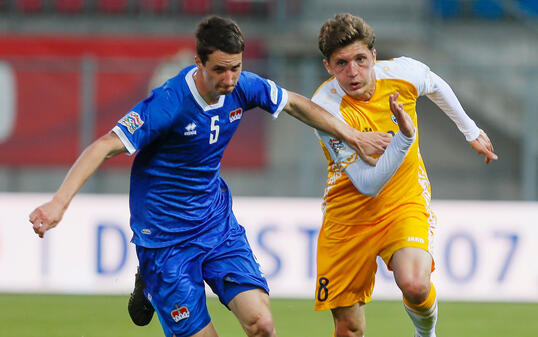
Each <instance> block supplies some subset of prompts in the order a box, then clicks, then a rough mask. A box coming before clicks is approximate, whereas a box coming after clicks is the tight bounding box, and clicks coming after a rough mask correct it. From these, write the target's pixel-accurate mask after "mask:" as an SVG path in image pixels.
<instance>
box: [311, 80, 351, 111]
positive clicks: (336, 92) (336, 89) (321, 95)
mask: <svg viewBox="0 0 538 337" xmlns="http://www.w3.org/2000/svg"><path fill="white" fill-rule="evenodd" d="M344 95H345V93H344V91H343V90H342V88H341V87H340V86H339V85H338V81H337V80H336V78H335V77H331V78H330V79H328V80H327V81H325V82H323V83H322V84H321V85H320V86H319V88H318V89H317V90H316V92H315V93H314V95H313V96H312V101H313V102H314V103H316V104H318V105H320V106H321V107H323V108H325V109H326V110H328V111H329V112H331V113H333V114H334V113H335V112H336V111H338V110H339V109H340V103H341V102H342V98H343V97H344Z"/></svg>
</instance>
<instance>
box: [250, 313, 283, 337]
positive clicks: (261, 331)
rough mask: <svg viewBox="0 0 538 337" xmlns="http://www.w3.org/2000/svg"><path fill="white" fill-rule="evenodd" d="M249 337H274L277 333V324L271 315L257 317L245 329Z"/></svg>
mask: <svg viewBox="0 0 538 337" xmlns="http://www.w3.org/2000/svg"><path fill="white" fill-rule="evenodd" d="M245 330H246V331H247V335H248V336H249V337H273V336H275V335H276V333H275V324H274V322H273V318H272V317H271V315H270V314H266V315H260V316H258V317H256V318H255V319H254V320H253V321H252V322H250V324H249V326H248V327H246V329H245Z"/></svg>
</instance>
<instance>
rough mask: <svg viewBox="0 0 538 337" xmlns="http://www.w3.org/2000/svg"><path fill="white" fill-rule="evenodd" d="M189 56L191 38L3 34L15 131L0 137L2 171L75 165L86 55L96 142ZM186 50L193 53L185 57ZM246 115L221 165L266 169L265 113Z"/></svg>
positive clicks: (253, 53)
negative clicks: (6, 167)
mask: <svg viewBox="0 0 538 337" xmlns="http://www.w3.org/2000/svg"><path fill="white" fill-rule="evenodd" d="M247 45H248V46H249V48H247V51H245V55H246V58H248V57H259V56H260V53H261V48H260V45H259V44H258V43H256V42H249V43H248V44H247ZM193 50H194V40H193V39H192V38H184V37H163V36H161V37H137V36H107V37H105V36H89V35H85V36H16V37H15V36H0V71H1V70H2V69H4V68H6V67H2V65H7V66H8V67H9V68H10V69H12V73H13V76H14V81H13V83H14V84H13V86H15V88H14V90H13V92H14V96H15V97H14V101H15V104H14V110H15V111H14V115H15V116H14V122H13V127H12V130H11V131H9V132H8V134H5V135H2V134H0V165H11V166H67V165H70V164H72V163H73V161H74V160H75V159H76V157H77V156H78V154H79V153H80V150H81V147H82V145H81V141H80V132H81V126H80V123H81V109H82V108H81V106H82V103H81V97H82V95H81V83H82V75H81V73H82V67H83V61H84V58H85V57H86V58H88V59H89V60H91V62H92V63H93V64H94V69H95V73H94V76H93V83H94V88H95V89H94V93H93V97H94V102H93V104H92V105H93V107H94V111H95V116H94V117H95V127H94V129H93V138H96V137H98V136H100V135H102V134H104V133H106V132H108V131H109V130H110V129H111V128H112V127H113V126H114V125H115V124H116V122H117V121H118V120H119V119H120V118H121V117H122V116H123V115H124V114H125V113H127V112H128V111H129V109H130V108H131V107H132V106H133V105H134V104H136V103H137V102H138V101H139V100H141V99H143V98H145V97H146V96H147V95H148V93H149V91H150V87H151V88H152V87H155V86H158V85H161V84H162V83H163V81H164V80H165V79H166V78H168V77H171V76H174V75H175V74H176V73H177V72H178V71H179V70H180V69H181V68H182V67H184V66H185V65H187V64H191V63H192V60H193ZM187 51H188V52H189V53H190V54H188V55H186V56H182V54H181V53H182V52H183V53H185V52H187ZM182 58H183V60H181V59H182ZM1 75H2V74H1V72H0V80H1ZM1 98H2V97H1V94H0V100H1ZM247 115H249V116H248V117H247V118H245V117H246V116H243V118H244V119H245V120H244V121H243V123H242V124H243V125H242V126H241V127H240V128H239V131H238V134H237V135H236V136H235V138H234V139H233V141H232V143H231V145H230V147H229V148H228V149H227V151H226V154H225V159H224V161H223V166H224V167H243V168H260V167H263V166H264V165H265V151H264V140H263V134H264V130H263V118H264V117H263V115H264V113H261V112H260V113H252V114H249V113H247ZM4 128H5V127H4ZM2 132H4V133H5V131H2V128H0V133H2ZM4 136H5V137H4ZM130 160H131V159H130V157H127V156H118V157H116V158H114V159H113V160H111V161H109V162H107V164H106V166H108V167H110V166H128V165H129V163H130Z"/></svg>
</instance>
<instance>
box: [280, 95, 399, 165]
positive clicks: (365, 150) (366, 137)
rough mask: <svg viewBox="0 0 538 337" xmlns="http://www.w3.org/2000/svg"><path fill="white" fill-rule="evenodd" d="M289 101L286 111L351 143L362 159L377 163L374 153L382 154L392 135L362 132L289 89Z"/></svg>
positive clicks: (369, 162) (371, 163) (372, 163)
mask: <svg viewBox="0 0 538 337" xmlns="http://www.w3.org/2000/svg"><path fill="white" fill-rule="evenodd" d="M288 95H289V99H288V103H287V104H286V106H285V107H284V111H286V112H287V113H288V114H290V115H292V116H293V117H295V118H297V119H298V120H300V121H302V122H303V123H305V124H308V125H310V126H311V127H313V128H315V129H318V130H321V131H324V132H326V133H328V134H330V135H332V136H334V137H337V138H339V139H342V140H343V141H345V142H346V143H348V144H349V146H351V147H352V148H353V149H354V150H355V151H357V154H358V155H359V156H360V157H361V159H362V160H364V161H365V162H367V163H368V164H370V165H375V163H376V162H377V159H375V158H373V157H372V155H374V154H382V153H383V152H384V151H385V148H386V147H387V146H388V144H389V143H390V141H391V139H392V136H391V135H389V134H387V133H382V132H360V131H358V130H355V129H354V128H352V127H351V126H349V125H347V124H346V123H344V122H342V121H340V120H339V119H338V118H336V117H334V116H333V115H331V114H330V113H329V112H328V111H326V110H325V109H323V108H322V107H320V106H319V105H317V104H315V103H314V102H312V101H311V100H309V99H308V98H306V97H304V96H301V95H299V94H296V93H294V92H290V91H288Z"/></svg>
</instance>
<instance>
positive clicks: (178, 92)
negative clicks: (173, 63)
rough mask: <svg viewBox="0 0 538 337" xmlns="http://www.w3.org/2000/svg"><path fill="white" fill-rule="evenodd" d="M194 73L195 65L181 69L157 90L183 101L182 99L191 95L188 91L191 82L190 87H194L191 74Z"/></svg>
mask: <svg viewBox="0 0 538 337" xmlns="http://www.w3.org/2000/svg"><path fill="white" fill-rule="evenodd" d="M195 71H196V66H195V65H191V66H188V67H186V68H183V69H182V70H181V71H180V72H179V73H178V74H177V75H176V76H174V77H171V78H170V79H168V81H166V82H165V83H164V84H163V85H162V86H161V87H160V88H158V89H160V91H161V92H163V93H167V94H168V95H173V96H175V98H177V99H178V100H183V98H184V97H186V96H190V95H192V93H191V90H190V89H189V82H192V85H194V80H192V74H193V73H194V72H195ZM189 77H190V78H189Z"/></svg>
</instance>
